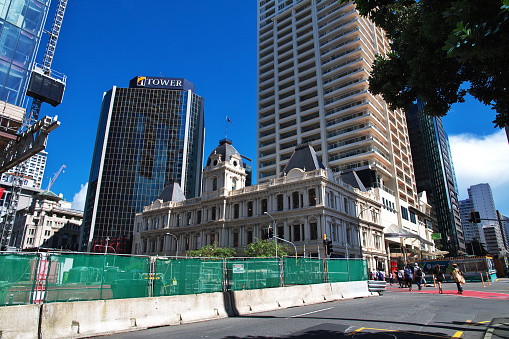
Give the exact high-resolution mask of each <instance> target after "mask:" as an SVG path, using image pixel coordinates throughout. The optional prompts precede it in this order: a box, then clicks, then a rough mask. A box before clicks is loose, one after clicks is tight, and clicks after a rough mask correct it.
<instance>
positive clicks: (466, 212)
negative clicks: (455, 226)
mask: <svg viewBox="0 0 509 339" xmlns="http://www.w3.org/2000/svg"><path fill="white" fill-rule="evenodd" d="M459 204H460V218H461V227H462V228H463V235H464V237H465V244H468V243H471V242H472V241H474V240H479V239H480V238H481V236H484V235H483V234H480V233H479V228H478V227H477V226H476V225H474V224H472V223H471V222H470V221H469V219H470V212H472V211H473V210H474V202H473V201H472V200H471V199H465V200H460V202H459Z"/></svg>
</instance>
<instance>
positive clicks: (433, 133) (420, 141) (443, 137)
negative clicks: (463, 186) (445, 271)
mask: <svg viewBox="0 0 509 339" xmlns="http://www.w3.org/2000/svg"><path fill="white" fill-rule="evenodd" d="M423 106H424V103H423V102H418V103H417V104H415V105H413V106H412V107H411V108H410V109H409V110H408V112H407V123H408V136H409V138H410V147H411V150H412V159H413V161H414V168H415V181H416V184H417V192H419V193H420V192H422V191H426V194H427V197H428V203H429V204H430V205H431V206H432V210H431V211H432V214H434V216H435V217H436V220H437V228H438V229H436V230H435V232H437V233H441V234H442V239H441V240H440V242H441V244H442V246H443V247H442V250H445V251H449V254H450V255H453V256H455V255H458V254H460V253H459V251H465V239H464V236H463V228H462V226H461V218H460V211H459V201H458V188H457V183H456V174H455V172H454V167H453V163H452V155H451V150H450V146H449V138H448V137H447V133H446V132H445V130H444V127H443V125H442V119H441V118H440V117H431V116H428V115H425V114H424V113H423V112H422V108H423Z"/></svg>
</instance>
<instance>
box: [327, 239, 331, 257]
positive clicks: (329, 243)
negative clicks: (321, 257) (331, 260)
mask: <svg viewBox="0 0 509 339" xmlns="http://www.w3.org/2000/svg"><path fill="white" fill-rule="evenodd" d="M326 247H327V254H328V255H331V254H332V251H333V250H332V240H330V239H327V245H326Z"/></svg>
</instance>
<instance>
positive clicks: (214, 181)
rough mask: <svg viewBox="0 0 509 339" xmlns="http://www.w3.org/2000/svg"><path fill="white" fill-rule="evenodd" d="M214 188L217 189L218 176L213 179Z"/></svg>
mask: <svg viewBox="0 0 509 339" xmlns="http://www.w3.org/2000/svg"><path fill="white" fill-rule="evenodd" d="M212 190H213V191H216V190H217V178H214V179H212Z"/></svg>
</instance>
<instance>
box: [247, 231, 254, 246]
mask: <svg viewBox="0 0 509 339" xmlns="http://www.w3.org/2000/svg"><path fill="white" fill-rule="evenodd" d="M252 242H253V231H247V243H248V244H251V243H252Z"/></svg>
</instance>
